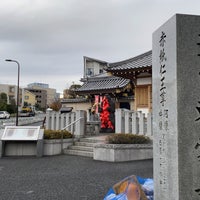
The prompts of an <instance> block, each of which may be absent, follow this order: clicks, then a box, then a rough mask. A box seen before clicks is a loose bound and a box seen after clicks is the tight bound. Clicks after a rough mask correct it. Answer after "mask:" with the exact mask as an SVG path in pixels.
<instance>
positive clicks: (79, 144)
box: [74, 142, 94, 147]
mask: <svg viewBox="0 0 200 200" xmlns="http://www.w3.org/2000/svg"><path fill="white" fill-rule="evenodd" d="M74 144H75V146H85V147H93V145H94V143H91V142H75V143H74Z"/></svg>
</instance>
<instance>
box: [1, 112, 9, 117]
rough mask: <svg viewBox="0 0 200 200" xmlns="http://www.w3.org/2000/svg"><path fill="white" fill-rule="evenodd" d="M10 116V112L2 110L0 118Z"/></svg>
mask: <svg viewBox="0 0 200 200" xmlns="http://www.w3.org/2000/svg"><path fill="white" fill-rule="evenodd" d="M9 118H10V113H8V112H7V111H0V119H9Z"/></svg>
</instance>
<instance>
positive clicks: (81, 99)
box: [61, 98, 88, 104]
mask: <svg viewBox="0 0 200 200" xmlns="http://www.w3.org/2000/svg"><path fill="white" fill-rule="evenodd" d="M82 102H88V99H86V98H76V99H62V100H61V103H62V104H64V103H82Z"/></svg>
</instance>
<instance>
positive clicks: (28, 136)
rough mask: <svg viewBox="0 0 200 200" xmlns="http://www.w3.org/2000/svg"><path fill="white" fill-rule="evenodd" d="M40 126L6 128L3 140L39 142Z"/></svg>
mask: <svg viewBox="0 0 200 200" xmlns="http://www.w3.org/2000/svg"><path fill="white" fill-rule="evenodd" d="M39 133H40V126H6V127H5V130H4V133H3V135H2V137H1V140H6V141H33V140H38V138H39Z"/></svg>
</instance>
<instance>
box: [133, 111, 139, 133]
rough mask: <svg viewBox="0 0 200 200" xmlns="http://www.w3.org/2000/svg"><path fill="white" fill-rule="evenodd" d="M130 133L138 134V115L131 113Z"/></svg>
mask: <svg viewBox="0 0 200 200" xmlns="http://www.w3.org/2000/svg"><path fill="white" fill-rule="evenodd" d="M132 133H133V134H138V133H139V120H138V113H137V112H133V113H132Z"/></svg>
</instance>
